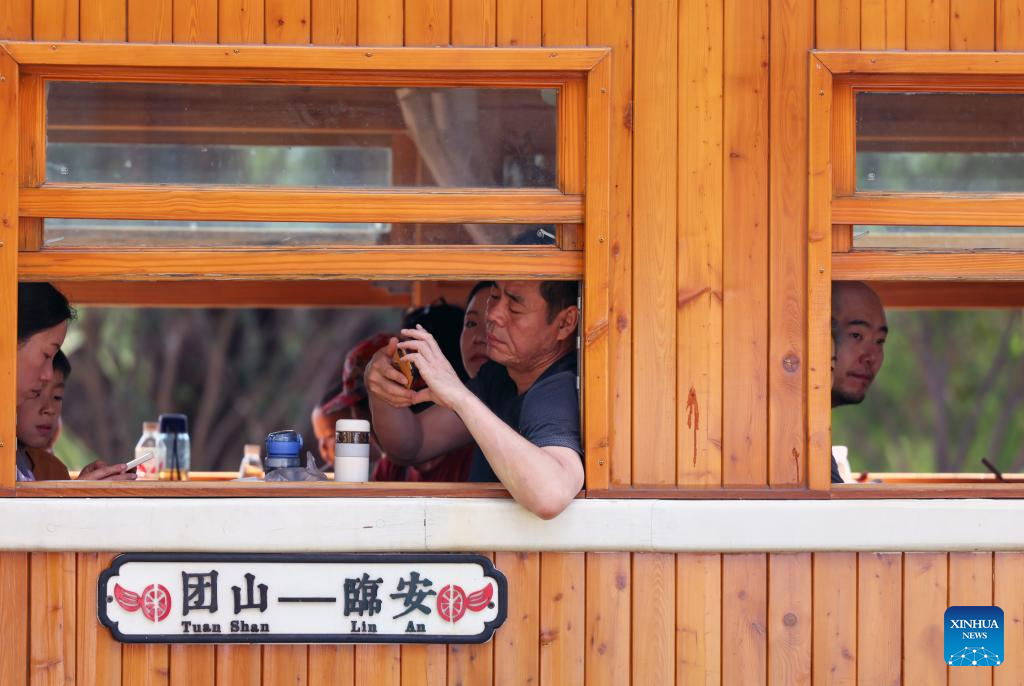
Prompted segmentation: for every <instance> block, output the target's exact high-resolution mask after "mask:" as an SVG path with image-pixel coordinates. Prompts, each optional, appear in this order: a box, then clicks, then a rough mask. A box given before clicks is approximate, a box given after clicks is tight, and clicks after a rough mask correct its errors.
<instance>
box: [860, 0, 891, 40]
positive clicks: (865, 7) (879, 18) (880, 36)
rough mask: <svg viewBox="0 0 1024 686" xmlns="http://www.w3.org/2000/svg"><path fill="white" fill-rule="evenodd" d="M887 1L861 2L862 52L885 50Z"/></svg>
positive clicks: (866, 0) (872, 0)
mask: <svg viewBox="0 0 1024 686" xmlns="http://www.w3.org/2000/svg"><path fill="white" fill-rule="evenodd" d="M885 20H886V13H885V0H861V2H860V48H861V50H885V49H886V35H885Z"/></svg>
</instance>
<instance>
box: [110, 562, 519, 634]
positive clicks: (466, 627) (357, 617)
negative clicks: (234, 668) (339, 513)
mask: <svg viewBox="0 0 1024 686" xmlns="http://www.w3.org/2000/svg"><path fill="white" fill-rule="evenodd" d="M99 585H100V588H99V591H100V598H101V602H100V606H99V615H100V621H101V622H102V623H103V624H104V625H106V626H107V627H109V628H110V630H111V632H112V633H113V635H114V636H115V638H117V639H118V640H121V641H125V642H159V643H189V642H191V643H239V642H254V643H255V642H260V643H288V642H301V643H317V642H322V643H348V642H352V643H362V642H369V643H399V642H411V643H424V642H428V643H456V642H458V643H469V642H476V643H479V642H483V641H486V640H488V639H489V638H490V637H491V635H492V633H493V632H494V630H495V629H496V628H497V627H498V626H500V625H501V624H502V623H503V622H504V620H505V607H506V602H507V601H506V593H507V591H506V584H505V577H504V576H503V575H502V574H501V573H500V572H498V571H497V570H496V569H494V566H493V565H492V564H491V561H490V560H488V559H487V558H485V557H482V556H478V555H270V554H260V555H229V554H225V555H189V554H181V555H165V554H152V555H149V554H131V555H122V556H120V557H118V558H117V559H115V560H114V562H113V564H112V566H111V568H110V569H108V570H106V571H105V572H103V574H102V575H101V576H100V580H99ZM104 601H105V602H104Z"/></svg>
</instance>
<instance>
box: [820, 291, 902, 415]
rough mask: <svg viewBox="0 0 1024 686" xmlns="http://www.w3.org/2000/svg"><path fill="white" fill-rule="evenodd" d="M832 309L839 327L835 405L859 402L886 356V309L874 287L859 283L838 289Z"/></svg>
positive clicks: (833, 387)
mask: <svg viewBox="0 0 1024 686" xmlns="http://www.w3.org/2000/svg"><path fill="white" fill-rule="evenodd" d="M832 312H833V316H834V317H835V319H836V321H837V323H838V328H839V335H838V338H837V345H836V361H835V369H834V370H833V372H832V406H833V407H838V406H839V405H856V404H857V403H859V402H861V401H863V400H864V396H865V395H866V394H867V392H868V388H870V387H871V383H872V382H873V381H874V380H875V375H877V374H878V370H879V369H881V368H882V362H883V360H884V359H885V347H884V346H885V339H886V336H888V334H889V327H888V324H887V323H886V319H885V310H884V309H883V308H882V303H881V301H880V300H879V299H878V296H877V295H875V293H874V292H873V291H872V290H871V289H869V288H867V287H866V286H863V285H858V286H851V287H849V288H845V289H842V290H840V291H839V293H838V294H837V297H835V300H834V302H833V303H832Z"/></svg>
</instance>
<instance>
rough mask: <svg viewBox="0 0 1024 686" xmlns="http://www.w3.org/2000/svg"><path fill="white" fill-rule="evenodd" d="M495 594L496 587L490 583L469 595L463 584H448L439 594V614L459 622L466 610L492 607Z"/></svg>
mask: <svg viewBox="0 0 1024 686" xmlns="http://www.w3.org/2000/svg"><path fill="white" fill-rule="evenodd" d="M493 595H494V587H493V586H491V585H490V584H487V585H486V586H484V587H483V588H481V589H480V590H479V591H474V592H473V593H470V594H469V596H466V592H465V591H463V590H462V587H461V586H456V585H455V584H448V585H447V586H445V587H444V588H442V589H441V592H440V593H438V594H437V614H438V615H440V617H441V619H443V620H444V621H446V622H453V623H454V622H457V621H459V620H460V619H462V616H463V615H464V614H466V610H472V611H473V612H480V610H483V609H484V608H487V607H492V605H491V597H492V596H493Z"/></svg>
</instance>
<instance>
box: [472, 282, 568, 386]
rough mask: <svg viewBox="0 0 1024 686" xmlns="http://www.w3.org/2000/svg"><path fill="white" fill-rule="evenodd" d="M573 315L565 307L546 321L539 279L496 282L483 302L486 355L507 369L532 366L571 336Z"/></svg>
mask: <svg viewBox="0 0 1024 686" xmlns="http://www.w3.org/2000/svg"><path fill="white" fill-rule="evenodd" d="M576 318H577V313H576V308H575V307H568V308H566V309H564V310H562V311H561V312H559V313H558V314H557V315H556V316H555V317H554V319H553V320H552V321H550V322H549V321H548V304H547V301H545V300H544V297H543V296H542V295H541V294H540V282H539V281H498V282H497V283H496V284H495V286H494V287H493V288H491V295H490V298H489V299H488V301H487V356H488V357H489V358H490V359H492V360H494V361H495V362H497V363H498V364H502V365H505V366H506V367H508V368H509V369H529V368H531V367H534V366H535V365H536V364H537V363H538V362H539V361H543V360H545V359H546V358H548V357H549V356H550V355H551V354H552V353H553V352H554V351H555V350H557V349H558V348H559V343H560V342H561V341H563V340H565V339H566V338H568V337H569V336H572V335H574V333H575V328H576ZM547 361H548V362H553V360H547Z"/></svg>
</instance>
